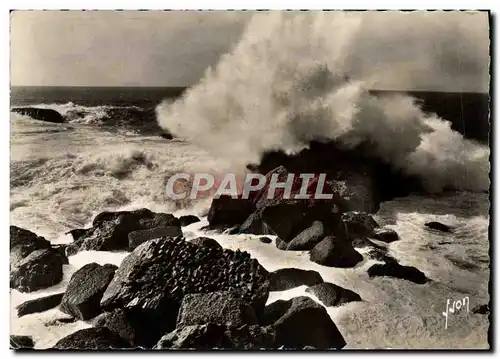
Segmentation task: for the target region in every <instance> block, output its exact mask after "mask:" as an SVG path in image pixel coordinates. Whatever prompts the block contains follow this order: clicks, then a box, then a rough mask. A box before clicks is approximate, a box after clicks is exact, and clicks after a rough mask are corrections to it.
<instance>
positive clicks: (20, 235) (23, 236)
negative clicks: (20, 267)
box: [10, 226, 51, 268]
mask: <svg viewBox="0 0 500 359" xmlns="http://www.w3.org/2000/svg"><path fill="white" fill-rule="evenodd" d="M49 248H51V245H50V242H49V241H48V240H46V239H45V238H43V237H40V236H38V235H36V234H35V233H33V232H31V231H28V230H27V229H24V228H20V227H16V226H10V267H11V268H12V267H14V266H15V265H16V264H17V263H19V262H20V261H21V260H23V259H24V258H26V257H27V256H28V255H29V254H30V253H31V252H34V251H36V250H38V249H49Z"/></svg>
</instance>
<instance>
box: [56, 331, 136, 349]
mask: <svg viewBox="0 0 500 359" xmlns="http://www.w3.org/2000/svg"><path fill="white" fill-rule="evenodd" d="M128 348H131V345H130V344H129V343H128V342H127V341H126V340H124V339H123V338H122V337H120V336H119V335H118V334H116V333H114V332H112V331H111V330H109V329H108V328H104V327H98V328H87V329H81V330H79V331H77V332H74V333H72V334H70V335H68V336H66V337H64V338H62V339H61V340H59V341H58V342H57V343H56V345H55V346H54V347H53V349H59V350H71V349H73V350H75V349H80V350H112V349H128Z"/></svg>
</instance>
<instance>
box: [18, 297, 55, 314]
mask: <svg viewBox="0 0 500 359" xmlns="http://www.w3.org/2000/svg"><path fill="white" fill-rule="evenodd" d="M63 295H64V293H57V294H52V295H48V296H46V297H41V298H36V299H32V300H28V301H26V302H24V303H21V304H19V305H18V306H17V307H16V309H17V316H18V317H19V318H21V317H22V316H24V315H27V314H32V313H40V312H45V311H46V310H49V309H52V308H55V307H57V306H58V305H59V303H61V299H62V297H63Z"/></svg>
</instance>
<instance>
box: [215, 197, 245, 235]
mask: <svg viewBox="0 0 500 359" xmlns="http://www.w3.org/2000/svg"><path fill="white" fill-rule="evenodd" d="M252 212H253V205H252V202H251V201H250V200H248V199H233V198H231V196H227V195H225V196H220V197H219V198H214V199H213V200H212V205H211V206H210V210H209V211H208V218H207V219H208V223H209V226H210V228H212V229H226V228H229V227H232V226H236V225H240V224H242V223H243V222H244V221H245V219H246V218H247V217H248V216H249V215H250V214H251V213H252Z"/></svg>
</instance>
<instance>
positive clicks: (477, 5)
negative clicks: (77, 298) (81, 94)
mask: <svg viewBox="0 0 500 359" xmlns="http://www.w3.org/2000/svg"><path fill="white" fill-rule="evenodd" d="M333 6H335V8H336V9H360V10H362V9H394V10H398V9H422V10H425V9H492V10H493V12H496V10H498V1H497V0H495V1H493V0H491V1H484V0H476V1H473V2H471V1H462V0H448V1H439V2H437V1H435V0H432V1H431V0H419V1H405V2H404V3H403V2H401V1H387V0H385V1H377V2H370V1H359V0H350V1H346V2H338V1H337V2H331V1H324V0H308V1H302V2H300V1H293V0H273V1H270V0H266V1H262V0H251V1H250V0H247V1H238V3H237V4H236V3H235V2H234V1H222V0H219V1H217V2H214V1H212V2H210V3H209V4H207V2H206V1H203V0H184V1H182V2H179V1H177V2H174V1H162V2H158V1H152V0H141V1H134V2H132V1H124V0H107V1H106V2H103V1H102V0H85V1H78V0H74V1H71V2H68V1H57V0H46V1H43V2H40V1H36V0H18V1H10V0H7V1H6V0H4V1H3V2H2V4H1V7H2V10H3V11H1V12H0V22H1V29H2V33H1V37H0V39H1V45H0V46H1V49H2V50H3V51H2V53H1V56H0V59H1V64H2V82H1V91H2V96H1V106H0V108H1V109H2V113H3V114H4V116H2V118H1V119H0V126H1V131H0V133H1V136H2V137H3V138H2V141H0V146H2V148H1V149H0V161H1V166H0V169H1V171H2V173H1V176H0V180H1V189H2V191H1V192H0V193H1V196H2V198H1V201H0V203H1V205H0V209H1V213H0V219H1V221H2V223H1V228H2V230H3V233H4V236H3V238H2V245H3V246H4V250H3V251H1V253H2V255H4V256H5V257H4V258H5V259H4V261H2V263H3V266H4V268H5V269H4V270H5V272H7V270H8V263H9V254H8V250H7V246H8V244H7V243H8V225H9V223H8V222H9V220H8V219H9V207H8V203H9V186H10V185H9V170H8V168H9V162H10V161H9V133H10V131H9V120H8V119H9V111H8V109H9V32H8V29H9V14H8V9H107V10H113V9H305V8H307V9H331V8H333ZM496 43H497V40H496V41H495V44H496ZM497 57H498V54H497ZM495 69H496V71H497V72H498V62H497V61H496V60H495ZM492 81H494V79H492ZM496 91H498V89H496ZM497 105H498V103H497V101H496V96H495V99H494V106H495V108H497V109H498V107H497ZM499 127H500V126H495V136H494V137H495V138H497V137H498V136H500V135H499V134H498V133H497V132H498V131H500V130H499V129H498V128H499ZM499 151H500V149H499V147H498V146H497V147H496V149H495V157H496V158H497V159H498V158H500V154H499V153H498V152H499ZM494 185H495V184H494ZM495 187H496V186H495ZM497 197H498V196H497V195H495V202H496V203H497ZM498 216H499V215H498V214H497V213H495V214H494V216H493V217H494V220H495V222H496V219H497V217H498ZM495 237H496V236H495ZM491 240H494V238H492V239H491ZM497 247H498V244H497ZM497 251H498V248H497ZM496 267H497V268H498V265H497V266H496ZM495 274H496V278H497V279H498V278H500V277H499V276H498V271H497V270H496V269H495ZM2 278H3V279H4V283H2V284H0V286H1V288H3V289H4V290H5V291H6V292H7V288H8V285H7V275H5V276H2ZM495 292H497V291H495ZM9 297H10V295H9V294H8V293H5V295H3V296H2V298H3V300H2V309H3V311H4V314H5V316H4V317H3V318H4V320H3V323H2V324H3V325H2V326H1V334H0V338H3V343H4V344H3V345H2V349H3V351H7V353H6V354H7V356H9V357H10V356H13V355H14V354H13V353H14V352H13V351H10V350H9V349H8V348H9V346H8V343H7V337H8V334H9V317H10V314H9V311H10V309H9V306H8V305H7V303H8V300H9V299H8V298H9ZM496 297H497V295H495V298H496ZM499 330H500V329H499V328H498V326H496V331H495V338H494V341H495V343H498V332H499ZM497 345H498V344H497ZM370 354H373V353H365V354H356V355H359V356H364V355H370ZM381 354H382V355H385V353H381ZM31 355H32V354H31ZM58 355H61V357H71V355H72V354H58ZM73 355H74V354H73ZM89 355H92V356H93V357H94V358H101V356H104V354H103V353H89ZM108 355H109V354H108ZM118 355H120V354H118ZM128 355H131V356H133V357H135V356H139V355H140V354H139V353H133V354H132V353H129V354H128ZM164 355H168V356H169V357H170V356H178V355H179V354H176V353H172V352H169V353H165V354H164ZM180 355H186V353H183V354H180ZM198 355H204V356H206V355H209V354H198ZM215 355H217V354H215ZM250 355H270V354H269V353H258V354H257V353H255V354H250ZM271 355H272V354H271ZM301 355H303V356H311V355H313V354H307V353H301ZM326 355H336V354H333V353H327V354H326ZM351 355H352V354H351ZM417 355H422V356H423V355H425V357H427V358H428V357H429V355H437V353H430V352H427V353H419V354H417ZM443 355H444V356H449V357H451V356H454V355H456V354H453V353H447V354H443ZM476 355H481V354H479V353H478V354H476V353H474V354H473V353H470V354H467V356H468V357H470V356H472V357H474V356H476Z"/></svg>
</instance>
